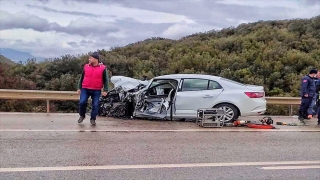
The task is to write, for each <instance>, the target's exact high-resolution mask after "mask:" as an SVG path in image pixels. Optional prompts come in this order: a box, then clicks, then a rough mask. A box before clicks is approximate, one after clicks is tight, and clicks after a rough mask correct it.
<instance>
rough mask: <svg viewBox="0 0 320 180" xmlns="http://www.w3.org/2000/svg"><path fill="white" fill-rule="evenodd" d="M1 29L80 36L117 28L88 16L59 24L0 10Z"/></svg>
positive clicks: (114, 30)
mask: <svg viewBox="0 0 320 180" xmlns="http://www.w3.org/2000/svg"><path fill="white" fill-rule="evenodd" d="M0 21H1V26H0V28H1V30H8V29H17V28H20V29H33V30H35V31H39V32H46V31H55V32H63V33H68V34H78V35H82V36H89V35H101V34H102V33H103V34H107V33H109V32H117V31H118V30H119V29H118V28H116V27H114V26H113V25H111V24H107V23H105V22H101V21H98V20H95V19H90V18H79V19H78V20H76V21H71V22H70V24H69V25H68V26H60V25H59V24H57V23H49V22H48V20H46V19H43V18H40V17H38V16H35V15H32V14H29V13H26V12H19V13H16V14H11V13H7V12H4V11H0Z"/></svg>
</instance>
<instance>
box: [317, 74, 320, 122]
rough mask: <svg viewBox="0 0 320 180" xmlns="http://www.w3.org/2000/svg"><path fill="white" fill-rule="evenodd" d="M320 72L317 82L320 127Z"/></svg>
mask: <svg viewBox="0 0 320 180" xmlns="http://www.w3.org/2000/svg"><path fill="white" fill-rule="evenodd" d="M319 72H320V71H318V81H317V82H316V91H317V92H318V99H317V111H318V112H317V118H318V125H319V126H320V80H319V79H320V75H319V74H320V73H319Z"/></svg>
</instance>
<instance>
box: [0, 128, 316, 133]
mask: <svg viewBox="0 0 320 180" xmlns="http://www.w3.org/2000/svg"><path fill="white" fill-rule="evenodd" d="M0 132H320V129H216V128H213V129H168V130H163V129H154V130H152V129H96V130H95V129H0Z"/></svg>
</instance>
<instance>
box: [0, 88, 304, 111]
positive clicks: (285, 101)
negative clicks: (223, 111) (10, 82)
mask: <svg viewBox="0 0 320 180" xmlns="http://www.w3.org/2000/svg"><path fill="white" fill-rule="evenodd" d="M0 99H8V100H9V99H11V100H17V99H29V100H45V101H46V102H47V113H50V100H74V101H78V100H79V94H77V92H76V91H44V90H16V89H0ZM266 100H267V104H274V105H289V108H290V109H289V114H290V115H292V111H293V110H292V106H293V105H299V104H300V102H301V99H300V98H299V97H266Z"/></svg>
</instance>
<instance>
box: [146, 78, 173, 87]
mask: <svg viewBox="0 0 320 180" xmlns="http://www.w3.org/2000/svg"><path fill="white" fill-rule="evenodd" d="M163 83H171V84H173V85H174V86H175V87H177V85H178V82H177V81H176V80H174V79H155V80H153V81H152V83H151V84H150V86H149V87H150V88H152V87H154V86H156V85H158V84H163Z"/></svg>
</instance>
